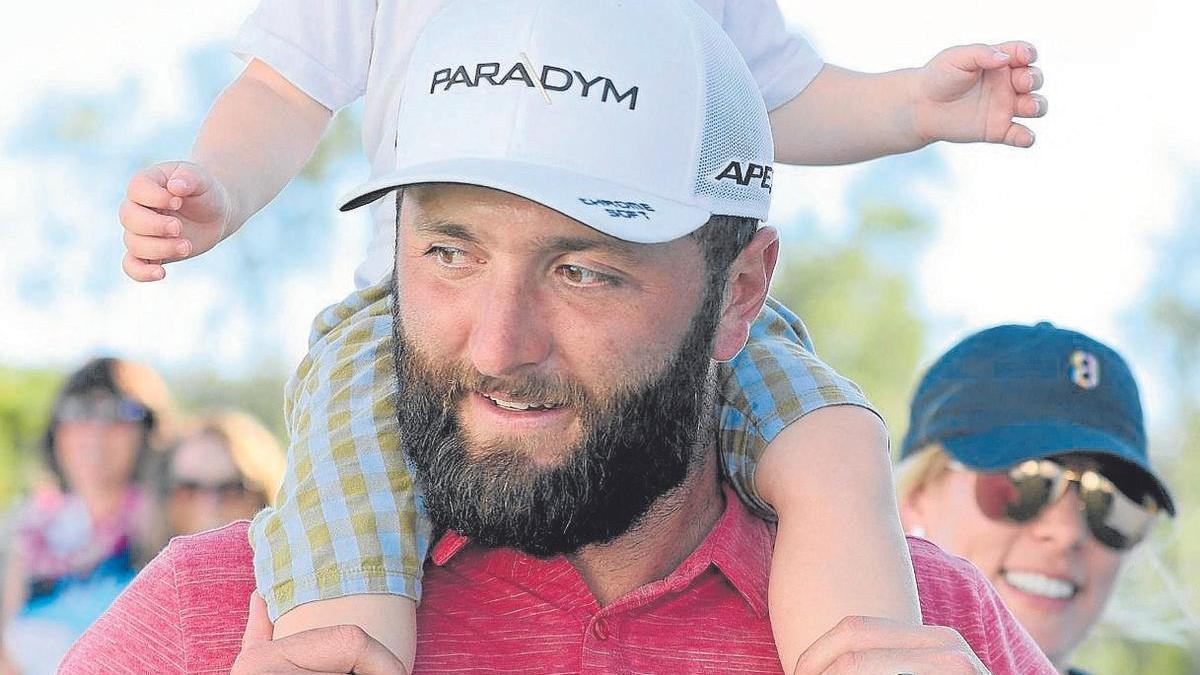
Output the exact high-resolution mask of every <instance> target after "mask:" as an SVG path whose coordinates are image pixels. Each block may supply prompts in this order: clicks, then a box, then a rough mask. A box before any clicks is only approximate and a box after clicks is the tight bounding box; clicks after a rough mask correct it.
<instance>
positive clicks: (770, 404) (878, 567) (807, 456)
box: [720, 299, 921, 672]
mask: <svg viewBox="0 0 1200 675" xmlns="http://www.w3.org/2000/svg"><path fill="white" fill-rule="evenodd" d="M725 376H726V377H727V378H728V379H727V380H726V382H727V383H726V386H725V387H724V392H723V393H724V396H725V407H724V409H723V410H722V416H721V419H722V427H721V444H720V446H721V458H722V464H723V465H724V467H725V471H726V474H727V475H728V477H729V479H730V482H731V483H732V484H733V486H734V488H735V489H736V491H737V492H738V494H739V495H741V496H742V499H743V500H744V501H745V502H746V503H747V504H749V505H751V506H752V507H755V508H756V509H757V510H759V511H760V512H762V513H763V514H764V515H765V516H766V517H776V518H777V519H778V521H779V525H778V530H777V535H776V540H775V554H774V558H773V560H772V567H771V587H770V605H771V625H772V628H773V630H774V633H775V642H776V646H777V647H778V649H779V653H780V659H781V660H782V662H783V665H784V670H785V672H791V671H792V670H793V669H794V668H795V664H796V661H797V659H798V658H799V656H800V654H801V653H802V652H803V651H804V649H806V648H807V647H808V646H809V645H810V644H812V642H814V641H815V640H816V639H817V638H819V637H820V636H821V635H823V634H824V633H825V632H826V631H828V630H829V629H830V628H833V626H834V625H836V624H837V622H838V621H839V620H840V619H841V618H843V617H844V616H848V615H869V616H882V617H887V618H893V619H899V620H904V621H909V622H913V623H920V620H921V615H920V608H919V605H918V602H917V592H916V583H915V580H914V578H913V571H912V562H911V560H910V559H909V555H908V548H907V546H906V545H905V543H904V535H903V532H902V530H901V529H900V521H899V514H898V512H897V508H896V501H895V492H894V489H893V487H892V482H891V475H892V474H891V467H890V463H889V458H888V446H887V433H886V429H885V428H884V425H883V423H882V420H881V419H880V418H879V417H878V416H877V415H876V414H875V413H874V412H873V411H872V410H871V409H870V404H869V403H868V402H867V400H866V398H865V397H864V396H863V394H862V392H861V391H860V390H859V389H858V387H857V386H855V385H854V383H852V382H850V381H849V380H847V379H846V378H844V377H842V376H840V375H838V374H837V373H835V372H834V371H833V369H831V368H830V367H829V366H827V365H825V364H824V363H822V362H821V361H820V360H819V359H817V358H816V356H815V354H813V352H812V344H811V342H810V340H809V337H808V334H807V331H806V330H805V328H804V324H803V323H801V322H800V320H799V318H797V317H796V316H795V315H794V314H792V313H791V312H790V311H788V310H787V308H785V307H783V306H782V305H780V304H778V303H777V302H776V301H774V300H771V299H768V304H767V306H766V307H764V308H763V313H762V314H761V315H760V316H759V318H758V320H757V321H756V322H755V324H754V326H753V328H752V329H751V333H750V341H749V343H748V344H747V345H746V348H745V349H743V350H742V352H741V353H740V354H738V356H737V358H735V359H734V360H733V362H731V363H730V369H729V370H728V371H727V373H726V374H725ZM762 467H766V468H765V469H762V470H761V471H758V470H757V469H759V468H762Z"/></svg>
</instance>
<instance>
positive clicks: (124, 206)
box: [120, 162, 233, 281]
mask: <svg viewBox="0 0 1200 675" xmlns="http://www.w3.org/2000/svg"><path fill="white" fill-rule="evenodd" d="M232 210H233V209H232V204H231V203H230V199H229V193H228V192H227V191H226V190H225V188H224V187H223V186H222V185H221V183H220V181H218V180H217V179H216V178H214V177H213V176H212V174H210V173H209V172H208V171H206V170H205V169H204V168H203V167H201V166H199V165H198V164H192V163H190V162H162V163H160V164H155V165H154V166H152V167H150V168H148V169H144V170H142V171H139V172H138V173H136V174H134V176H133V177H132V178H130V179H129V187H128V189H127V191H126V199H125V201H123V202H121V209H120V219H121V226H122V227H123V228H125V249H126V253H125V259H124V260H123V261H121V267H122V269H124V270H125V274H127V275H129V277H130V278H131V279H133V280H134V281H158V280H159V279H162V278H163V277H165V276H166V274H167V271H166V269H164V268H163V265H164V264H165V263H169V262H175V261H177V260H183V259H185V258H191V257H192V256H197V255H200V254H201V253H204V252H205V251H207V250H208V249H210V248H212V247H213V246H216V245H217V243H218V242H220V241H221V240H222V239H224V238H225V237H226V236H228V235H229V234H230V233H229V232H228V231H227V229H228V227H229V223H230V214H231V213H232Z"/></svg>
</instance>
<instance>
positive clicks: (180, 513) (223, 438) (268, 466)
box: [160, 410, 285, 543]
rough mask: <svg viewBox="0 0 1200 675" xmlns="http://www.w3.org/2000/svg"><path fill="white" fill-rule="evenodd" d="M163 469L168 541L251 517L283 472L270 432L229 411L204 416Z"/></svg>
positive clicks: (169, 455)
mask: <svg viewBox="0 0 1200 675" xmlns="http://www.w3.org/2000/svg"><path fill="white" fill-rule="evenodd" d="M163 464H164V469H165V470H164V471H163V475H162V476H161V483H160V484H161V487H162V495H163V500H164V502H165V506H166V509H165V513H166V525H167V529H168V532H167V534H168V535H169V536H171V537H175V536H180V535H186V534H195V533H197V532H203V531H205V530H211V529H214V528H217V527H220V526H222V525H225V524H227V523H231V522H233V521H235V520H243V519H249V518H252V517H254V514H255V513H257V512H258V511H260V510H261V509H262V508H263V507H265V506H267V505H269V504H271V503H273V502H274V498H275V493H276V492H277V491H278V489H279V484H280V483H281V482H282V481H283V472H284V469H285V460H284V455H283V450H281V449H280V447H279V443H278V442H277V441H276V440H275V437H274V436H272V435H271V432H269V431H267V429H266V428H265V427H263V425H262V424H260V423H259V422H258V421H257V420H255V419H254V418H253V417H251V416H249V415H247V414H245V413H242V412H237V411H232V410H227V411H221V412H215V413H209V414H205V415H203V416H202V417H201V418H200V419H199V420H198V421H197V422H196V423H195V425H194V428H193V431H191V432H190V433H188V434H187V435H185V436H184V438H183V439H182V440H181V441H180V442H179V444H178V445H176V446H175V447H174V448H173V449H172V450H171V451H170V452H168V453H167V457H166V460H165V461H164V462H163ZM164 543H165V541H164Z"/></svg>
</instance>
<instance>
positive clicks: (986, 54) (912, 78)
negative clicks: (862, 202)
mask: <svg viewBox="0 0 1200 675" xmlns="http://www.w3.org/2000/svg"><path fill="white" fill-rule="evenodd" d="M1036 59H1037V51H1036V50H1035V49H1034V47H1033V45H1030V44H1028V43H1025V42H1006V43H1003V44H999V45H995V46H989V45H967V46H962V47H951V48H949V49H946V50H945V51H943V52H941V53H940V54H938V55H937V56H935V57H933V59H932V60H930V61H929V63H927V64H925V65H924V66H922V67H920V68H909V69H905V70H895V71H892V72H889V73H879V74H867V73H857V72H854V71H851V70H846V69H843V68H838V67H837V66H832V65H826V66H825V67H824V68H823V69H822V70H821V72H820V74H819V75H817V77H816V78H815V79H814V80H813V81H812V83H810V84H809V85H808V87H806V88H805V89H804V91H803V92H801V93H800V95H799V96H796V97H795V98H794V99H792V100H791V101H789V102H788V103H785V104H784V105H782V106H780V107H779V108H776V109H775V110H773V111H772V112H771V128H772V130H773V131H774V135H775V157H776V159H777V160H778V161H780V162H783V163H785V164H808V165H817V164H850V163H853V162H861V161H864V160H868V159H874V158H876V157H882V156H884V155H892V154H899V153H904V152H909V151H912V150H917V149H919V148H922V147H925V146H926V145H929V144H930V143H932V142H934V141H951V142H955V143H971V142H978V141H985V142H989V143H1004V144H1006V145H1012V146H1016V147H1021V148H1027V147H1029V146H1031V145H1033V132H1032V131H1030V130H1029V129H1028V128H1026V127H1025V126H1023V125H1021V124H1018V123H1016V122H1013V118H1014V117H1041V116H1042V115H1044V114H1045V113H1046V108H1047V105H1046V99H1045V98H1044V97H1042V96H1040V95H1038V94H1033V93H1032V92H1034V91H1036V90H1037V89H1039V88H1040V87H1041V86H1042V72H1041V70H1040V69H1038V68H1036V67H1034V66H1031V65H1030V64H1032V63H1033V62H1034V61H1035V60H1036Z"/></svg>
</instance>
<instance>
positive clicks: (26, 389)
mask: <svg viewBox="0 0 1200 675" xmlns="http://www.w3.org/2000/svg"><path fill="white" fill-rule="evenodd" d="M61 379H62V378H61V375H59V374H58V373H55V372H53V371H49V370H38V369H33V370H22V369H17V368H6V367H3V366H0V513H2V512H3V511H4V506H5V505H7V504H8V503H9V502H10V501H11V500H12V499H13V498H14V497H15V496H16V495H17V494H19V493H20V492H21V491H22V490H23V489H24V488H25V486H26V485H28V484H29V482H30V481H31V480H32V478H33V474H34V472H35V471H36V470H37V468H38V461H37V453H38V445H39V444H40V442H41V437H42V433H43V432H44V431H45V428H46V426H45V425H46V419H47V417H48V416H49V411H50V406H51V405H52V404H53V402H54V394H55V393H56V390H57V388H58V386H59V383H60V382H61Z"/></svg>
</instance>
